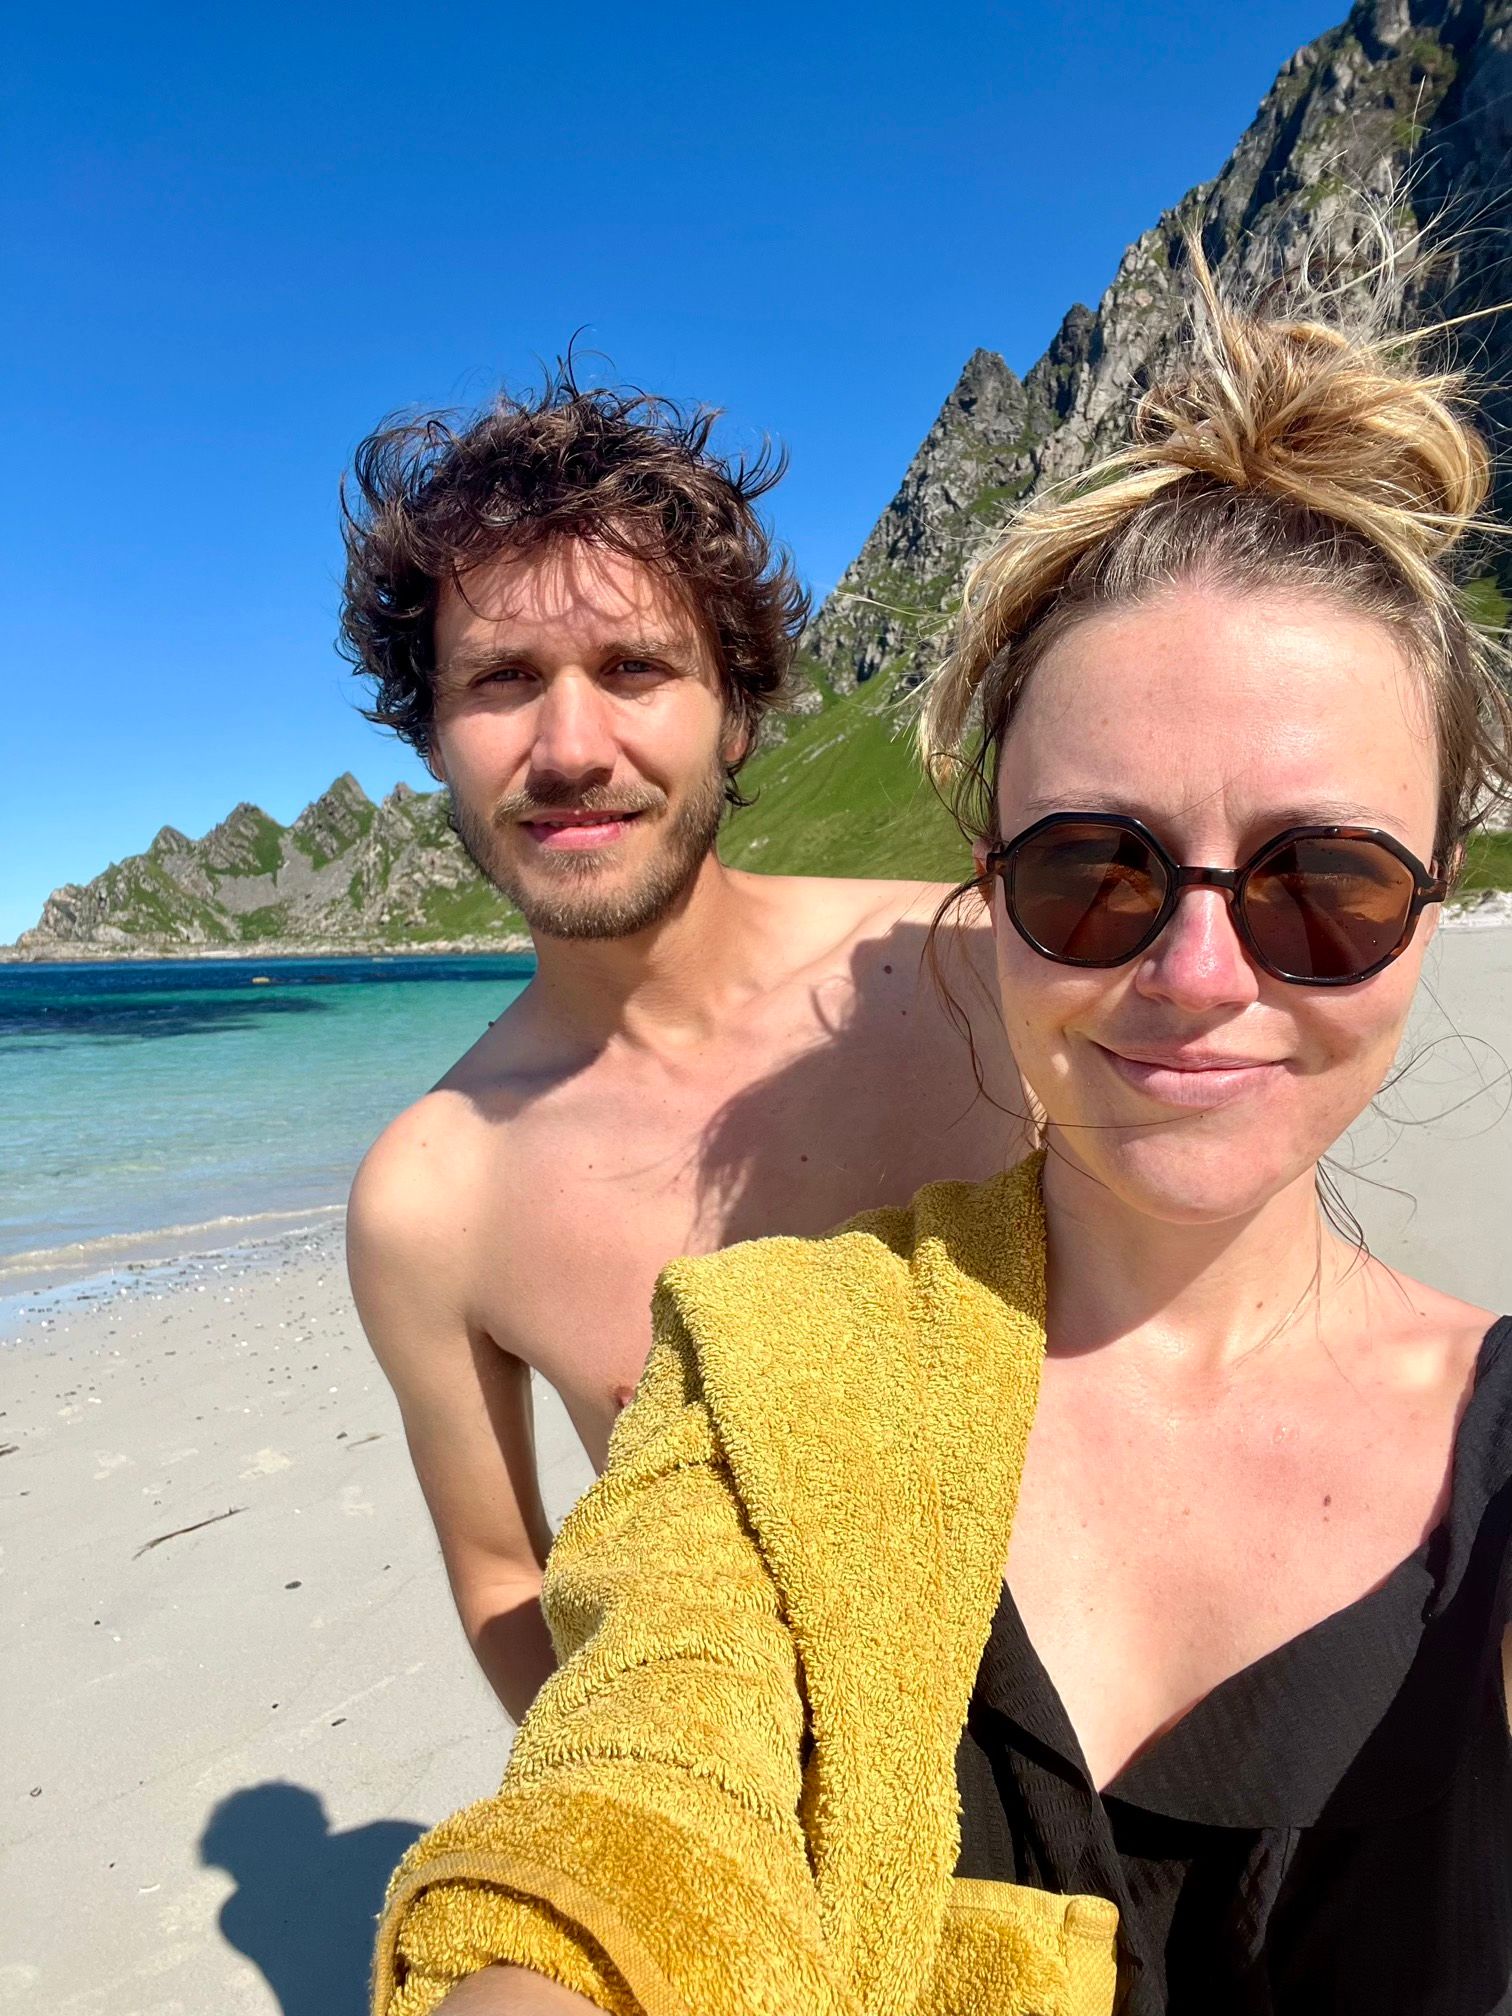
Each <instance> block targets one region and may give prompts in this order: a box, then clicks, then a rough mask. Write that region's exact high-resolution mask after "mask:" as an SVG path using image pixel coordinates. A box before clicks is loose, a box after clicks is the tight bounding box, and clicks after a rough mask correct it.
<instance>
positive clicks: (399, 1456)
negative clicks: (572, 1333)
mask: <svg viewBox="0 0 1512 2016" xmlns="http://www.w3.org/2000/svg"><path fill="white" fill-rule="evenodd" d="M1408 1056H1409V1058H1410V1059H1411V1060H1412V1062H1411V1066H1410V1068H1409V1069H1408V1070H1407V1071H1406V1073H1405V1075H1404V1077H1403V1078H1402V1079H1401V1080H1400V1082H1398V1083H1397V1084H1396V1085H1395V1086H1394V1087H1393V1088H1392V1089H1391V1090H1390V1091H1389V1092H1388V1094H1386V1095H1385V1097H1384V1098H1383V1100H1382V1102H1381V1111H1380V1113H1379V1114H1378V1115H1375V1116H1373V1117H1371V1118H1370V1119H1369V1120H1367V1121H1366V1122H1365V1123H1363V1124H1362V1126H1361V1128H1360V1129H1359V1130H1357V1134H1356V1136H1355V1138H1354V1141H1353V1143H1352V1144H1351V1159H1352V1160H1353V1161H1354V1162H1355V1164H1356V1166H1357V1168H1358V1169H1359V1170H1360V1172H1361V1174H1360V1175H1359V1176H1358V1177H1356V1178H1355V1179H1353V1180H1352V1181H1349V1182H1348V1183H1347V1186H1346V1188H1347V1194H1348V1196H1349V1198H1350V1201H1351V1203H1352V1204H1353V1206H1354V1208H1355V1209H1356V1210H1357V1211H1358V1213H1359V1215H1360V1217H1361V1219H1362V1221H1363V1223H1364V1225H1365V1228H1366V1231H1367V1233H1368V1235H1369V1238H1370V1242H1371V1245H1372V1247H1373V1249H1374V1250H1375V1251H1377V1252H1378V1253H1380V1254H1381V1255H1382V1256H1383V1257H1385V1258H1387V1259H1389V1260H1392V1261H1393V1262H1395V1263H1398V1264H1400V1265H1402V1266H1403V1267H1405V1268H1407V1269H1408V1270H1410V1271H1412V1272H1415V1273H1420V1274H1422V1275H1424V1276H1426V1277H1427V1278H1428V1279H1430V1280H1433V1281H1435V1282H1438V1283H1440V1284H1442V1285H1444V1286H1446V1287H1450V1288H1454V1289H1456V1290H1457V1291H1458V1292H1460V1293H1462V1294H1464V1295H1467V1296H1471V1297H1474V1298H1476V1299H1479V1300H1481V1301H1483V1302H1485V1303H1487V1304H1488V1305H1490V1306H1493V1307H1496V1308H1501V1309H1506V1308H1509V1307H1512V1240H1509V1238H1508V1231H1507V1225H1508V1175H1509V1170H1512V1119H1509V1117H1508V1109H1509V1078H1508V1062H1507V1060H1508V1059H1509V1058H1512V930H1509V929H1506V928H1484V929H1460V930H1455V931H1452V932H1446V933H1445V934H1443V935H1442V936H1441V938H1440V940H1439V943H1438V945H1437V946H1436V947H1435V948H1434V950H1433V952H1432V954H1431V955H1430V962H1429V969H1428V986H1427V988H1426V989H1425V991H1424V997H1423V1002H1422V1012H1421V1013H1420V1015H1419V1017H1418V1019H1417V1021H1416V1022H1415V1025H1414V1031H1413V1035H1412V1038H1411V1040H1410V1042H1409V1045H1408ZM86 1294H87V1296H88V1299H85V1298H86ZM0 1378H3V1393H0V1452H3V1453H0V1501H3V1541H4V1553H3V1587H4V1591H5V1614H6V1619H7V1630H6V1632H5V1638H4V1649H3V1652H0V1662H3V1663H0V1693H3V1698H4V1700H5V1703H6V1707H7V1722H8V1726H9V1727H10V1728H11V1731H12V1737H11V1740H10V1742H9V1743H8V1744H7V1746H6V1755H7V1760H8V1761H7V1764H6V1770H5V1782H4V1790H3V1795H0V1797H3V1811H4V1816H5V1818H4V1828H3V1836H0V1845H3V1861H0V1927H3V1930H0V2008H4V2009H10V2008H15V2009H17V2010H20V2009H26V2010H42V2009H45V2010H47V2011H48V2012H50V2016H243V2012H245V2016H360V2012H361V2011H362V2009H363V2007H364V1975H365V1971H366V1965H367V1955H368V1947H369V1939H370V1933H371V1919H372V1913H373V1911H374V1909H375V1908H376V1905H377V1902H378V1900H379V1897H380V1895H381V1890H382V1885H383V1881H384V1879H385V1877H386V1875H387V1873H388V1871H389V1869H390V1868H391V1866H392V1864H393V1862H394V1861H395V1859H396V1858H397V1856H398V1854H399V1853H400V1851H401V1850H402V1848H403V1847H404V1846H405V1845H406V1843H407V1842H408V1841H409V1840H410V1839H411V1838H413V1836H414V1834H415V1833H416V1832H417V1831H418V1830H419V1829H420V1828H421V1827H422V1826H424V1825H426V1824H428V1823H430V1822H432V1821H434V1820H436V1819H438V1818H440V1817H441V1816H442V1815H443V1814H444V1813H446V1812H448V1811H450V1810H451V1809H452V1808H453V1807H455V1806H457V1805H459V1804H462V1803H463V1802H465V1801H467V1800H469V1799H472V1798H476V1797H479V1796H482V1795H484V1794H486V1793H487V1792H489V1791H491V1790H492V1789H493V1787H494V1785H495V1784H496V1783H497V1780H498V1777H499V1773H500V1771H501V1769H502V1766H503V1764H504V1761H505V1757H506V1755H507V1751H508V1746H509V1741H510V1729H509V1725H508V1723H507V1722H506V1720H505V1719H504V1717H503V1716H502V1714H501V1713H500V1711H499V1710H498V1709H497V1707H496V1706H495V1704H494V1702H493V1699H492V1696H491V1695H490V1694H489V1693H488V1691H487V1689H486V1687H485V1685H484V1683H483V1681H482V1680H481V1678H479V1677H478V1676H477V1674H476V1673H475V1671H474V1669H473V1666H472V1663H471V1658H470V1655H469V1653H468V1651H467V1648H466V1646H465V1644H464V1642H463V1639H462V1635H461V1631H460V1628H459V1627H458V1625H457V1623H456V1621H455V1618H454V1615H453V1612H452V1608H451V1602H450V1597H449V1595H448V1592H447V1589H446V1585H445V1580H444V1577H443V1575H442V1572H441V1568H440V1564H439V1558H438V1554H437V1550H436V1545H435V1541H434V1539H433V1536H432V1534H431V1530H430V1526H429V1523H428V1520H427V1518H426V1515H425V1511H424V1507H423V1505H422V1503H421V1500H420V1497H419V1493H418V1490H417V1488H416V1486H415V1483H414V1480H413V1477H412V1475H411V1472H410V1468H409V1463H408V1459H407V1456H406V1453H405V1449H404V1443H403V1438H402V1435H401V1433H400V1429H399V1423H398V1419H397V1415H396V1411H395V1408H394V1405H393V1401H392V1399H391V1397H390V1395H389V1392H388V1388H387V1386H386V1385H385V1383H384V1381H383V1379H382V1377H381V1375H380V1374H379V1373H378V1371H377V1370H376V1368H375V1366H374V1365H373V1363H372V1361H371V1359H370V1357H369V1356H368V1353H367V1349H366V1346H365V1344H364V1342H363V1340H362V1337H361V1334H360V1331H359V1329H358V1326H357V1323H356V1319H355V1317H354V1315H353V1314H352V1311H351V1308H350V1305H349V1303H348V1300H347V1294H346V1286H345V1279H344V1275H343V1271H342V1266H341V1257H340V1226H339V1222H338V1221H337V1220H336V1219H335V1218H333V1217H328V1218H326V1219H324V1220H322V1221H318V1222H315V1223H312V1224H310V1225H308V1226H305V1227H294V1228H291V1229H288V1230H285V1231H284V1232H282V1233H281V1234H280V1235H279V1236H278V1237H277V1238H276V1239H273V1240H270V1241H265V1242H263V1243H262V1244H260V1245H256V1246H249V1247H246V1248H242V1249H238V1250H235V1251H231V1252H202V1253H198V1254H192V1255H188V1256H184V1257H181V1258H180V1259H178V1260H176V1261H175V1262H174V1263H172V1264H171V1265H164V1266H154V1267H146V1268H142V1269H140V1270H138V1271H137V1272H135V1273H133V1274H132V1275H131V1276H130V1277H129V1279H116V1280H112V1281H110V1282H107V1283H104V1284H99V1285H97V1286H96V1287H95V1288H94V1289H93V1290H92V1291H87V1290H85V1289H80V1288H79V1287H77V1286H75V1287H74V1288H73V1289H72V1290H71V1291H70V1294H69V1296H67V1297H65V1298H63V1299H55V1300H51V1301H47V1302H45V1303H44V1304H43V1305H42V1307H41V1309H40V1312H39V1313H32V1314H29V1315H23V1316H22V1317H20V1318H18V1319H17V1320H16V1321H15V1322H13V1323H12V1324H11V1326H10V1328H9V1329H8V1330H7V1331H6V1332H4V1333H3V1341H0ZM538 1424H539V1437H540V1446H541V1452H542V1459H543V1466H544V1475H545V1482H546V1491H547V1498H548V1506H549V1509H550V1510H551V1512H552V1514H553V1516H554V1517H557V1518H559V1517H560V1515H561V1514H562V1513H563V1512H564V1511H565V1509H566V1508H567V1506H568V1505H569V1504H570V1503H571V1502H572V1499H573V1498H574V1497H575V1495H576V1493H577V1492H578V1490H579V1489H580V1488H581V1486H582V1484H583V1483H584V1482H585V1481H586V1477H587V1465H586V1461H585V1459H584V1457H583V1454H582V1451H581V1448H580V1447H579V1446H578V1444H577V1441H576V1438H575V1436H574V1435H573V1433H572V1431H571V1429H570V1427H569V1426H568V1425H567V1423H566V1421H565V1419H564V1417H563V1416H562V1413H561V1410H560V1407H559V1406H558V1404H557V1403H556V1402H555V1400H554V1397H553V1396H551V1395H550V1394H549V1393H543V1394H541V1395H539V1396H538Z"/></svg>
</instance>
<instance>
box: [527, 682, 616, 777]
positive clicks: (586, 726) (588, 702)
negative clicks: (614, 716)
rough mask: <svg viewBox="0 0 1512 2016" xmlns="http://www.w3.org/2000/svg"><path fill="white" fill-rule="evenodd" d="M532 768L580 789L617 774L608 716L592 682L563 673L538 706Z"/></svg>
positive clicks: (605, 707)
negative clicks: (590, 781)
mask: <svg viewBox="0 0 1512 2016" xmlns="http://www.w3.org/2000/svg"><path fill="white" fill-rule="evenodd" d="M532 725H533V726H534V729H535V734H534V737H533V739H532V742H531V750H530V763H531V768H532V769H533V770H535V771H536V772H538V773H539V774H541V775H544V776H551V777H561V778H565V779H567V780H569V781H570V782H573V783H581V782H584V781H585V780H587V779H588V778H591V777H598V776H603V775H607V774H608V773H609V772H611V771H612V770H613V769H614V763H615V756H616V753H617V745H616V742H615V739H614V733H613V725H612V723H611V720H610V710H609V707H608V705H607V703H606V701H605V699H604V696H603V694H602V693H600V691H599V690H598V687H597V686H596V685H595V684H594V682H593V680H591V679H587V678H581V677H579V676H578V675H577V674H575V673H568V672H563V673H559V674H558V675H557V676H556V677H555V678H554V679H551V680H549V681H548V682H547V683H546V685H545V687H544V689H543V691H542V693H541V697H540V700H539V701H538V702H537V705H536V710H535V720H534V723H533V724H532Z"/></svg>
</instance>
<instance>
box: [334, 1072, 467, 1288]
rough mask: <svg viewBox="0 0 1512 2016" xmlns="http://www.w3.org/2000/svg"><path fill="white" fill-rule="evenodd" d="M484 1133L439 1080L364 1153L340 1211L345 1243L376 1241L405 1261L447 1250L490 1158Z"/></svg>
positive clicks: (462, 1100)
mask: <svg viewBox="0 0 1512 2016" xmlns="http://www.w3.org/2000/svg"><path fill="white" fill-rule="evenodd" d="M490 1131H491V1130H490V1128H489V1125H488V1123H487V1121H486V1120H485V1119H484V1118H483V1117H482V1116H481V1115H480V1114H479V1112H478V1110H477V1108H476V1106H475V1105H474V1103H473V1102H472V1101H471V1100H469V1099H468V1098H467V1096H466V1095H465V1094H464V1093H462V1092H460V1091H457V1090H455V1089H452V1088H449V1087H448V1086H447V1085H446V1084H445V1083H444V1081H443V1083H442V1084H441V1085H440V1086H438V1087H437V1088H436V1089H435V1090H434V1091H431V1092H427V1093H426V1094H425V1095H424V1097H423V1098H420V1099H417V1100H416V1101H415V1103H414V1104H413V1105H412V1106H407V1107H406V1108H405V1109H404V1111H403V1112H402V1113H400V1114H399V1115H398V1117H397V1118H396V1119H393V1120H391V1121H390V1122H389V1124H388V1125H387V1126H386V1127H385V1128H384V1130H383V1132H382V1133H381V1134H380V1135H379V1136H378V1138H377V1140H376V1141H375V1142H374V1143H373V1145H372V1147H371V1148H369V1149H368V1151H367V1153H366V1155H364V1156H363V1158H362V1161H361V1163H360V1165H359V1166H358V1170H357V1174H356V1177H355V1178H354V1179H353V1183H352V1192H351V1197H350V1199H349V1201H348V1205H347V1237H348V1243H349V1244H350V1245H352V1246H354V1247H355V1248H357V1249H359V1250H360V1249H361V1248H362V1247H363V1246H365V1245H367V1244H369V1243H375V1242H381V1244H382V1246H383V1247H384V1248H385V1250H387V1251H389V1252H396V1251H397V1252H400V1253H403V1254H405V1255H406V1256H410V1257H412V1258H418V1257H420V1256H434V1257H436V1258H440V1257H441V1255H442V1254H443V1253H444V1252H447V1251H450V1250H453V1249H454V1248H455V1246H456V1244H457V1242H458V1240H459V1238H461V1237H464V1236H465V1231H466V1224H467V1219H468V1217H469V1216H471V1215H472V1214H469V1213H466V1212H465V1211H462V1210H461V1209H460V1208H459V1207H460V1206H461V1205H462V1204H463V1202H464V1200H467V1199H470V1198H471V1199H476V1197H477V1195H478V1190H479V1183H480V1178H481V1176H482V1174H483V1171H484V1167H485V1164H486V1162H487V1161H488V1160H489V1148H490V1139H489V1136H490Z"/></svg>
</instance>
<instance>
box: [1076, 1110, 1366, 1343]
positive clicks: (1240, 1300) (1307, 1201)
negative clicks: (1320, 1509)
mask: <svg viewBox="0 0 1512 2016" xmlns="http://www.w3.org/2000/svg"><path fill="white" fill-rule="evenodd" d="M1044 1196H1045V1215H1046V1223H1047V1229H1048V1238H1049V1253H1048V1263H1047V1266H1048V1282H1047V1286H1048V1300H1049V1309H1050V1323H1049V1339H1050V1348H1051V1349H1052V1350H1053V1351H1055V1352H1057V1353H1064V1354H1071V1353H1080V1352H1084V1351H1092V1350H1097V1349H1099V1348H1101V1347H1104V1346H1108V1345H1116V1344H1127V1345H1129V1346H1133V1347H1138V1348H1141V1349H1149V1350H1152V1351H1153V1352H1155V1353H1156V1354H1158V1355H1159V1356H1161V1357H1162V1358H1178V1357H1179V1358H1180V1359H1182V1360H1183V1361H1184V1362H1185V1363H1187V1364H1188V1365H1190V1366H1191V1367H1192V1368H1193V1369H1194V1370H1196V1369H1208V1370H1211V1371H1221V1370H1222V1369H1224V1368H1225V1367H1227V1366H1229V1365H1231V1364H1233V1363H1236V1362H1237V1361H1238V1360H1239V1359H1241V1358H1243V1357H1246V1356H1247V1355H1248V1354H1249V1353H1250V1352H1251V1351H1253V1350H1255V1349H1256V1348H1257V1347H1258V1346H1260V1345H1263V1344H1265V1343H1268V1342H1270V1341H1272V1340H1274V1339H1277V1338H1279V1337H1280V1336H1281V1335H1282V1334H1283V1333H1286V1332H1290V1331H1292V1330H1293V1329H1294V1328H1295V1327H1296V1325H1297V1320H1298V1319H1299V1318H1301V1317H1303V1316H1305V1315H1306V1314H1307V1313H1308V1312H1309V1311H1311V1312H1313V1313H1314V1314H1315V1313H1316V1310H1317V1307H1318V1305H1319V1303H1320V1301H1321V1300H1322V1299H1323V1297H1324V1296H1326V1295H1327V1294H1328V1293H1329V1291H1330V1290H1331V1289H1332V1288H1333V1287H1334V1286H1336V1285H1337V1283H1338V1282H1339V1281H1340V1279H1341V1278H1342V1277H1343V1275H1344V1274H1345V1273H1346V1271H1347V1270H1348V1268H1349V1266H1350V1264H1351V1262H1352V1261H1353V1260H1354V1258H1355V1257H1356V1256H1354V1255H1353V1254H1352V1253H1351V1252H1350V1251H1349V1249H1347V1248H1346V1247H1345V1246H1344V1245H1343V1244H1342V1242H1341V1241H1339V1240H1338V1239H1337V1238H1335V1236H1334V1235H1333V1234H1332V1233H1331V1232H1330V1231H1329V1230H1328V1228H1327V1226H1326V1225H1325V1224H1324V1222H1323V1218H1322V1214H1321V1213H1320V1211H1319V1209H1318V1200H1317V1187H1316V1172H1315V1171H1314V1170H1312V1169H1309V1170H1307V1171H1306V1172H1305V1173H1304V1174H1303V1175H1301V1176H1299V1177H1298V1178H1297V1179H1296V1180H1295V1181H1294V1182H1292V1183H1290V1184H1288V1186H1287V1187H1286V1189H1285V1190H1282V1191H1280V1192H1278V1193H1277V1195H1276V1196H1274V1197H1272V1198H1271V1199H1270V1200H1269V1201H1268V1202H1267V1203H1266V1204H1264V1205H1262V1206H1261V1208H1260V1209H1259V1210H1258V1211H1255V1212H1253V1213H1251V1214H1250V1215H1249V1216H1248V1217H1245V1218H1241V1219H1231V1220H1226V1221H1225V1222H1223V1223H1222V1224H1216V1225H1204V1224H1197V1225H1193V1224H1172V1223H1169V1222H1167V1221H1165V1220H1162V1219H1159V1218H1154V1217H1152V1216H1151V1215H1150V1214H1148V1213H1147V1212H1144V1211H1139V1210H1137V1209H1135V1208H1134V1207H1133V1206H1131V1205H1129V1204H1127V1203H1125V1202H1124V1201H1123V1200H1122V1199H1120V1198H1119V1197H1118V1196H1116V1195H1115V1194H1114V1192H1112V1191H1111V1190H1110V1189H1108V1188H1107V1186H1106V1185H1104V1184H1103V1183H1101V1182H1100V1181H1098V1180H1097V1179H1095V1178H1094V1177H1092V1176H1089V1175H1088V1174H1087V1173H1086V1172H1085V1171H1084V1170H1083V1169H1081V1168H1080V1167H1079V1166H1078V1165H1077V1164H1076V1163H1075V1162H1073V1161H1070V1160H1069V1159H1067V1158H1066V1157H1064V1156H1062V1155H1059V1154H1057V1152H1056V1149H1055V1146H1054V1144H1053V1143H1052V1145H1051V1149H1050V1153H1049V1155H1048V1157H1047V1158H1046V1163H1045V1175H1044ZM1306 1328H1307V1330H1308V1332H1309V1333H1310V1334H1316V1326H1315V1324H1308V1325H1307V1326H1306Z"/></svg>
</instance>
